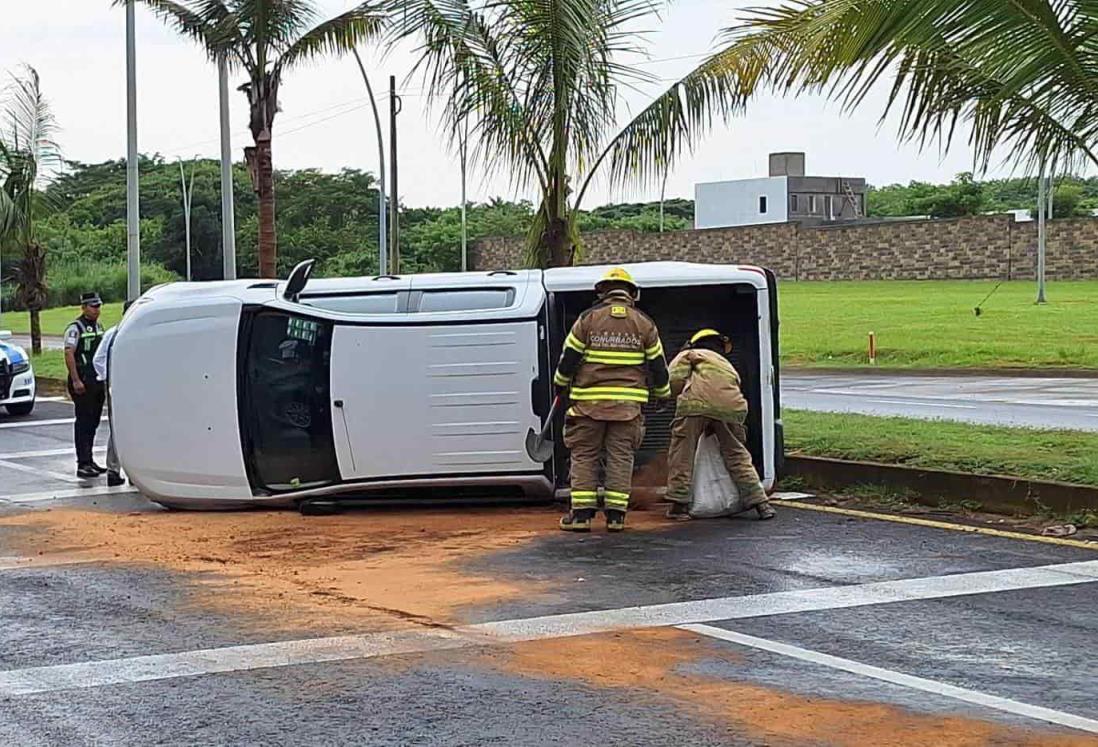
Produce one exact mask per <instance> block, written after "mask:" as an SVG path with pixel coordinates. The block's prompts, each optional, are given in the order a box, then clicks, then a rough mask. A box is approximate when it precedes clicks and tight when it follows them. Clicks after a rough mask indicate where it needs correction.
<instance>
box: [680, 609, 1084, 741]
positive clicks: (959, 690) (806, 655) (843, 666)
mask: <svg viewBox="0 0 1098 747" xmlns="http://www.w3.org/2000/svg"><path fill="white" fill-rule="evenodd" d="M678 627H679V629H680V630H688V631H690V632H691V633H697V634H698V635H704V636H708V637H710V638H719V639H720V640H722V641H728V642H730V643H735V644H737V645H740V646H747V647H748V648H757V649H761V650H763V651H769V652H771V653H774V654H779V655H781V656H788V657H791V658H794V659H799V660H800V661H807V662H809V663H812V664H818V665H820V666H824V667H829V668H831V669H838V670H841V671H843V672H849V673H851V674H856V675H859V676H862V677H870V678H872V679H875V680H880V681H882V682H889V683H892V684H893V685H900V686H901V687H907V688H911V689H912V690H921V691H922V692H926V693H932V694H934V695H942V696H945V697H947V698H952V699H954V700H961V701H964V702H965V703H972V704H975V705H979V706H984V707H985V708H993V709H995V710H997V711H1003V712H1004V713H1010V714H1014V715H1016V716H1025V717H1026V718H1032V719H1036V720H1038V721H1047V722H1048V723H1050V724H1057V725H1059V726H1067V727H1069V728H1072V729H1079V730H1080V731H1088V732H1091V733H1092V734H1098V721H1095V720H1093V719H1089V718H1084V717H1083V716H1076V715H1075V714H1072V713H1065V712H1063V711H1055V710H1053V709H1051V708H1043V707H1041V706H1035V705H1030V704H1029V703H1022V702H1019V701H1017V700H1010V699H1009V698H1001V697H999V696H998V695H989V694H988V693H982V692H980V691H978V690H968V689H966V688H963V687H956V686H954V685H949V684H946V683H944V682H938V681H936V680H928V679H925V678H923V677H915V676H913V675H910V674H904V673H902V672H894V671H892V670H889V669H882V668H881V667H875V666H872V665H870V664H862V663H861V662H857V661H853V660H851V659H843V658H840V657H838V656H831V655H830V654H824V653H820V652H819V651H811V650H809V649H805V648H800V647H798V646H790V645H788V644H785V643H779V642H777V641H771V640H767V639H766V638H756V637H755V636H753V635H744V634H743V633H734V632H732V631H731V630H725V629H723V628H715V627H713V626H711V625H679V626H678Z"/></svg>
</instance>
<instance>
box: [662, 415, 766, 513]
mask: <svg viewBox="0 0 1098 747" xmlns="http://www.w3.org/2000/svg"><path fill="white" fill-rule="evenodd" d="M710 433H712V434H713V435H715V436H716V437H717V442H718V443H719V444H720V451H721V458H722V459H723V460H724V466H725V469H727V470H728V474H729V475H730V476H731V477H732V482H734V483H735V484H736V489H737V490H739V491H740V497H741V498H742V500H743V506H744V508H751V507H753V506H757V505H758V504H760V503H765V502H766V491H765V490H764V489H763V486H762V483H761V482H760V481H759V473H758V472H756V471H755V465H753V464H752V463H751V453H750V452H749V451H748V450H747V447H746V446H744V441H746V440H747V431H746V429H745V428H744V427H743V425H742V424H740V423H726V422H724V421H722V420H714V419H713V418H707V417H703V416H700V415H694V416H691V417H685V418H675V420H674V422H673V423H672V424H671V447H670V453H669V454H668V458H667V500H669V501H674V502H675V503H690V487H691V482H692V481H693V479H694V456H695V454H697V451H698V441H699V440H701V438H702V436H705V435H708V434H710Z"/></svg>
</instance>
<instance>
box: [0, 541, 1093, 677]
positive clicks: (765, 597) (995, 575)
mask: <svg viewBox="0 0 1098 747" xmlns="http://www.w3.org/2000/svg"><path fill="white" fill-rule="evenodd" d="M1094 582H1098V561H1093V560H1092V561H1083V562H1078V563H1062V564H1058V565H1048V566H1040V567H1037V568H1011V569H1007V570H1000V571H980V572H976V573H960V574H956V575H951V576H930V577H925V578H913V579H905V580H901V581H882V582H875V583H869V584H859V585H852V586H842V587H829V588H822V589H808V590H804V591H792V592H775V593H771V594H752V595H748V596H741V597H723V598H719V599H705V600H699V601H695V602H678V603H672V604H655V605H647V606H642V607H627V608H624V609H613V610H601V611H597V612H579V613H572V614H563V615H548V616H545V617H536V618H527V619H518V620H501V621H497V622H489V623H481V624H479V625H469V626H465V627H461V628H455V629H453V630H445V629H431V630H424V629H417V630H409V631H401V632H397V633H367V634H364V635H356V636H338V637H333V638H312V639H305V640H298V641H279V642H274V643H259V644H251V645H246V646H226V647H224V648H213V649H202V650H199V651H183V652H179V653H173V654H156V655H152V656H137V657H131V658H125V659H108V660H102V661H89V662H81V663H77V664H57V665H52V666H44V667H30V668H26V669H12V670H8V671H0V697H11V696H15V695H29V694H33V693H45V692H55V691H59V690H70V689H78V688H88V687H101V686H104V685H114V684H123V683H132V682H148V681H152V680H165V679H173V678H176V677H194V676H200V675H205V674H213V673H218V672H234V671H239V670H250V669H263V668H269V667H285V666H292V665H296V664H311V663H318V662H330V661H345V660H348V659H364V658H373V657H379V656H391V655H394V654H405V653H415V652H422V651H432V650H437V649H448V648H462V647H471V646H485V645H498V644H502V643H514V642H519V641H533V640H541V639H548V638H566V637H570V636H578V635H587V634H591V633H604V632H610V631H615V630H626V629H632V628H651V627H665V626H672V625H686V624H690V623H703V622H717V621H718V620H729V619H744V618H749V617H765V616H769V615H780V614H786V613H790V612H811V611H819V610H830V609H842V608H849V607H861V606H866V605H874V604H887V603H891V602H904V601H913V600H923V599H942V598H947V597H955V596H965V595H971V594H987V593H991V592H997V591H1016V590H1020V589H1033V588H1041V587H1051V586H1065V585H1072V584H1085V583H1094Z"/></svg>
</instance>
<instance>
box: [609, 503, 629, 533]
mask: <svg viewBox="0 0 1098 747" xmlns="http://www.w3.org/2000/svg"><path fill="white" fill-rule="evenodd" d="M606 531H608V532H624V531H625V512H624V511H618V510H616V509H613V508H608V509H606Z"/></svg>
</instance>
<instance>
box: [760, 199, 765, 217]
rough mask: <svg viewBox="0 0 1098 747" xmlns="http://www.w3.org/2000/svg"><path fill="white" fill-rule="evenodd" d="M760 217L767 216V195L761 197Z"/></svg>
mask: <svg viewBox="0 0 1098 747" xmlns="http://www.w3.org/2000/svg"><path fill="white" fill-rule="evenodd" d="M759 215H766V195H760V196H759Z"/></svg>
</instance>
